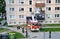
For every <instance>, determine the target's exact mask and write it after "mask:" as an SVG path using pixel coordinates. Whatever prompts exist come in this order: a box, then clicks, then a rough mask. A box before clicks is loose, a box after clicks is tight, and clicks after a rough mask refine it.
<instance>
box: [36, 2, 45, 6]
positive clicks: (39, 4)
mask: <svg viewBox="0 0 60 39" xmlns="http://www.w3.org/2000/svg"><path fill="white" fill-rule="evenodd" d="M35 6H36V7H45V3H36V4H35Z"/></svg>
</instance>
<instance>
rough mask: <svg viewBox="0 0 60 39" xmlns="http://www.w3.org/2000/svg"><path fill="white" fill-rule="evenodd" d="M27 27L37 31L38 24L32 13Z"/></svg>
mask: <svg viewBox="0 0 60 39" xmlns="http://www.w3.org/2000/svg"><path fill="white" fill-rule="evenodd" d="M28 27H29V28H30V30H31V31H39V29H40V25H39V23H38V20H37V19H36V18H35V17H34V15H32V20H29V21H28Z"/></svg>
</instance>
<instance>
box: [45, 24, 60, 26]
mask: <svg viewBox="0 0 60 39" xmlns="http://www.w3.org/2000/svg"><path fill="white" fill-rule="evenodd" d="M45 26H60V24H45Z"/></svg>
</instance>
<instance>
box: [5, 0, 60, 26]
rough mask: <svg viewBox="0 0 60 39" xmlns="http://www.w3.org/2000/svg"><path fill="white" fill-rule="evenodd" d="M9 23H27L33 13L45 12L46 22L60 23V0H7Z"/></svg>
mask: <svg viewBox="0 0 60 39" xmlns="http://www.w3.org/2000/svg"><path fill="white" fill-rule="evenodd" d="M5 1H6V15H7V23H8V25H20V24H23V23H26V18H27V17H31V16H32V13H34V14H39V13H43V14H44V16H45V20H44V21H43V23H44V24H51V23H60V0H53V1H52V0H5Z"/></svg>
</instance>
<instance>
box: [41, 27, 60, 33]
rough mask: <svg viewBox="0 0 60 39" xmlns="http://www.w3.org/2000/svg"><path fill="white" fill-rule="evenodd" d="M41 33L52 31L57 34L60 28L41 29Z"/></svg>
mask: <svg viewBox="0 0 60 39" xmlns="http://www.w3.org/2000/svg"><path fill="white" fill-rule="evenodd" d="M40 31H45V32H47V31H52V32H55V31H60V28H40Z"/></svg>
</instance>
